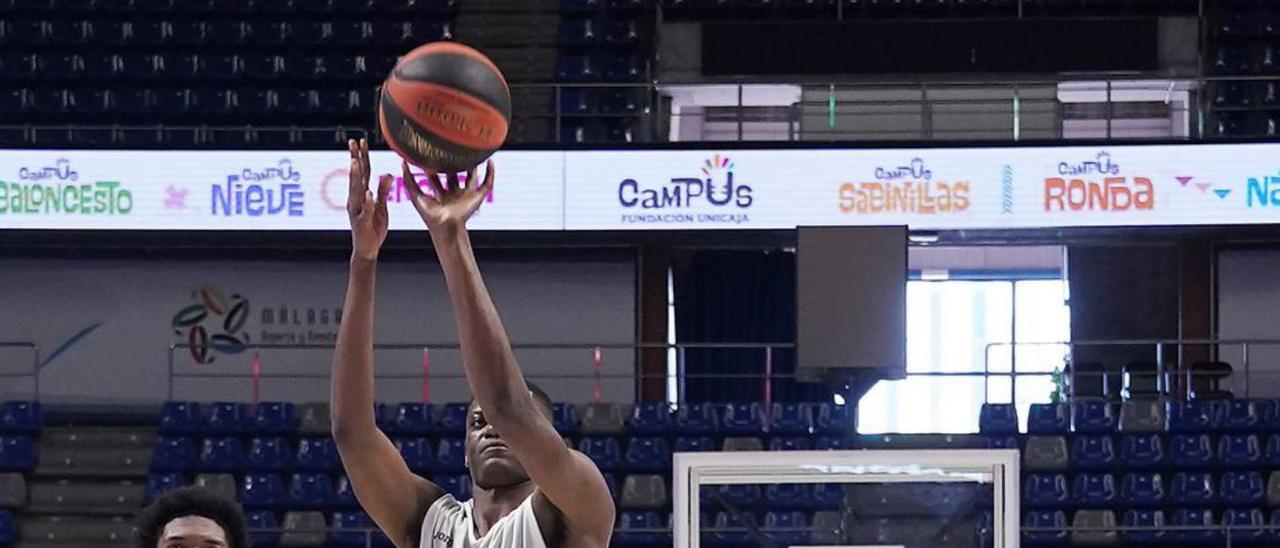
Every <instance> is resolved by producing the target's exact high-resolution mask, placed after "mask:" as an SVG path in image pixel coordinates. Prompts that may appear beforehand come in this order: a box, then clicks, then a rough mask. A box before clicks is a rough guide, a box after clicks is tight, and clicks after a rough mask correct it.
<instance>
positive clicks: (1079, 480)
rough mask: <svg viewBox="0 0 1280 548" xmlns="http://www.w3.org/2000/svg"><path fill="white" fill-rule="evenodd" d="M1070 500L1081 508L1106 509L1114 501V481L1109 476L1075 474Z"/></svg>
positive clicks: (1112, 477)
mask: <svg viewBox="0 0 1280 548" xmlns="http://www.w3.org/2000/svg"><path fill="white" fill-rule="evenodd" d="M1071 499H1072V501H1073V502H1074V503H1075V504H1076V505H1078V506H1080V507H1082V508H1107V507H1110V506H1111V504H1112V503H1113V502H1115V500H1116V480H1115V477H1114V476H1112V475H1111V474H1091V473H1086V474H1077V475H1076V477H1075V479H1074V480H1073V481H1072V485H1071Z"/></svg>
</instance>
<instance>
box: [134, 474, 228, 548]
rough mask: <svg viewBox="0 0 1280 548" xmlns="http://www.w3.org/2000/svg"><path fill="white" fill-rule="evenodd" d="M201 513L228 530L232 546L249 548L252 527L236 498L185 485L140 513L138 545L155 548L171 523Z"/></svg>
mask: <svg viewBox="0 0 1280 548" xmlns="http://www.w3.org/2000/svg"><path fill="white" fill-rule="evenodd" d="M188 516H199V517H202V518H208V519H210V520H213V521H214V522H215V523H217V524H218V526H219V527H222V530H223V531H224V532H226V533H227V543H228V548H249V546H250V544H249V526H248V524H247V523H246V521H245V517H244V512H243V511H242V510H240V506H239V505H237V504H236V502H235V501H234V500H231V499H228V498H226V497H222V496H220V495H218V494H216V493H214V492H212V491H209V490H207V489H201V488H199V487H183V488H181V489H175V490H173V491H169V492H168V493H165V494H164V495H161V496H160V498H158V499H156V501H155V502H153V503H151V505H150V506H148V507H146V508H145V509H143V510H142V513H141V514H138V523H137V525H138V530H137V534H136V538H135V541H136V543H137V544H136V548H155V546H156V543H157V542H159V541H160V536H161V535H163V534H164V528H165V526H167V525H169V522H171V521H173V520H175V519H178V518H183V517H188Z"/></svg>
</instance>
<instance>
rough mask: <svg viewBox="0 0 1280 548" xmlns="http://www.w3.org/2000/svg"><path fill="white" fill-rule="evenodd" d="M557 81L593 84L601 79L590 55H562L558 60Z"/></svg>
mask: <svg viewBox="0 0 1280 548" xmlns="http://www.w3.org/2000/svg"><path fill="white" fill-rule="evenodd" d="M556 79H557V80H559V81H561V82H591V81H595V80H599V79H600V74H599V73H598V72H597V70H596V68H595V63H594V62H593V61H592V60H591V56H590V55H561V56H559V57H558V58H556Z"/></svg>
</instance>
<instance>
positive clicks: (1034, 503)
mask: <svg viewBox="0 0 1280 548" xmlns="http://www.w3.org/2000/svg"><path fill="white" fill-rule="evenodd" d="M1069 500H1070V498H1069V494H1068V492H1067V477H1066V476H1064V475H1062V474H1030V475H1028V476H1027V477H1026V484H1025V485H1024V486H1023V491H1022V503H1023V504H1024V505H1026V506H1027V507H1028V508H1061V507H1064V506H1066V504H1067V502H1068V501H1069Z"/></svg>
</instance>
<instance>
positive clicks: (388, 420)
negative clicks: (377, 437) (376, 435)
mask: <svg viewBox="0 0 1280 548" xmlns="http://www.w3.org/2000/svg"><path fill="white" fill-rule="evenodd" d="M395 419H396V408H395V406H393V405H391V404H387V403H375V404H373V420H374V422H375V423H377V425H378V429H379V430H382V431H383V432H390V431H392V430H394V429H395V427H394V425H393V424H392V423H393V422H394V421H395Z"/></svg>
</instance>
